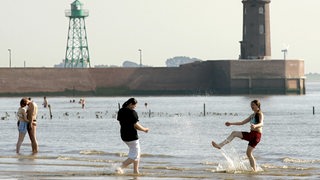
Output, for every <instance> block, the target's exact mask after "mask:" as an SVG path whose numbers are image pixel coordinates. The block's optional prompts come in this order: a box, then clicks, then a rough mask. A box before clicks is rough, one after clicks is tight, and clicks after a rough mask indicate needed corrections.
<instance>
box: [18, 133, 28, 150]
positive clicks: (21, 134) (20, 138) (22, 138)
mask: <svg viewBox="0 0 320 180" xmlns="http://www.w3.org/2000/svg"><path fill="white" fill-rule="evenodd" d="M25 135H26V134H24V133H20V132H19V138H18V142H17V146H16V153H17V154H19V153H20V147H21V145H22V142H23V140H24V137H25Z"/></svg>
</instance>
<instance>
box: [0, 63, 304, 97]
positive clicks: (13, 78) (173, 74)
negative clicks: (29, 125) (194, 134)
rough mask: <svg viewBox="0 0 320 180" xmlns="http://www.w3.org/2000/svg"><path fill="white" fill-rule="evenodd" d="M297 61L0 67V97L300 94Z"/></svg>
mask: <svg viewBox="0 0 320 180" xmlns="http://www.w3.org/2000/svg"><path fill="white" fill-rule="evenodd" d="M304 80H305V79H304V62H303V61H302V60H286V61H283V60H271V61H267V60H264V61H261V60H213V61H202V62H195V63H190V64H185V65H182V66H180V67H142V68H86V69H77V68H75V69H69V68H0V95H1V96H22V95H33V96H36V95H39V96H43V95H48V96H50V95H52V96H54V95H88V96H116V95H187V94H196V95H197V94H199V95H202V94H266V93H267V94H287V93H294V94H304V93H305V87H304Z"/></svg>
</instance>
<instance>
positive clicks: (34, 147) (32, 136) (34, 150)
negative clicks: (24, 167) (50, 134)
mask: <svg viewBox="0 0 320 180" xmlns="http://www.w3.org/2000/svg"><path fill="white" fill-rule="evenodd" d="M36 132H37V126H36V125H34V126H32V129H31V128H28V134H29V138H30V141H31V147H32V153H38V141H37V137H36V135H37V134H36Z"/></svg>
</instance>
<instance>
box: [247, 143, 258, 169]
mask: <svg viewBox="0 0 320 180" xmlns="http://www.w3.org/2000/svg"><path fill="white" fill-rule="evenodd" d="M253 150H254V148H253V147H251V146H248V148H247V156H248V158H249V162H250V166H251V167H252V170H253V171H256V170H257V169H256V160H255V159H254V157H253V155H252V152H253Z"/></svg>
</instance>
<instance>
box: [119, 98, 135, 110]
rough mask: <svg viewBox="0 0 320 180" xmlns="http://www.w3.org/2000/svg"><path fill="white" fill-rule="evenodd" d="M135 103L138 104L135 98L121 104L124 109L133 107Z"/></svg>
mask: <svg viewBox="0 0 320 180" xmlns="http://www.w3.org/2000/svg"><path fill="white" fill-rule="evenodd" d="M137 103H138V101H137V100H136V99H135V98H130V99H128V100H127V101H126V102H124V103H123V104H122V107H123V108H125V107H127V106H128V105H129V104H133V105H135V104H137Z"/></svg>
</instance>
